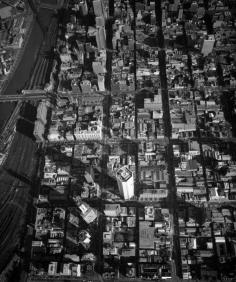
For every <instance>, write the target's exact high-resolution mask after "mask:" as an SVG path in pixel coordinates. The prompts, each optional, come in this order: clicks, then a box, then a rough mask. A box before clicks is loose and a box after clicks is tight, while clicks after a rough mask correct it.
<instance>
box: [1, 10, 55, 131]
mask: <svg viewBox="0 0 236 282" xmlns="http://www.w3.org/2000/svg"><path fill="white" fill-rule="evenodd" d="M52 14H53V11H51V10H45V9H41V10H40V11H39V16H40V18H41V21H42V23H43V24H44V26H45V28H47V27H48V26H49V24H50V20H51V16H52ZM42 42H43V33H42V30H41V29H40V27H39V25H38V23H37V22H36V21H35V20H34V21H33V24H32V27H31V32H30V35H29V38H28V40H27V42H26V44H25V48H24V52H23V54H22V56H21V58H20V59H19V62H18V64H17V67H16V68H15V71H14V73H13V74H12V77H11V80H10V82H9V83H8V85H7V87H6V88H5V89H4V92H2V95H6V94H7V93H11V94H16V93H17V91H19V90H21V89H22V88H24V86H25V85H26V83H27V82H28V80H29V79H30V77H31V74H32V69H33V67H34V64H35V62H36V59H37V56H38V52H39V49H40V47H41V45H42ZM15 106H16V104H15V103H0V113H1V115H0V131H1V130H2V128H3V127H4V124H5V123H6V121H7V120H8V119H9V118H10V116H11V113H12V112H13V111H14V108H15Z"/></svg>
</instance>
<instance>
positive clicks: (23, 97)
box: [0, 89, 55, 102]
mask: <svg viewBox="0 0 236 282" xmlns="http://www.w3.org/2000/svg"><path fill="white" fill-rule="evenodd" d="M54 95H55V94H54V93H49V92H46V91H45V90H40V89H39V90H38V89H36V90H22V92H21V93H20V94H8V95H3V96H0V102H20V101H39V100H43V99H47V98H52V97H53V96H54Z"/></svg>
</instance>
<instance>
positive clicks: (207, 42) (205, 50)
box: [202, 35, 215, 57]
mask: <svg viewBox="0 0 236 282" xmlns="http://www.w3.org/2000/svg"><path fill="white" fill-rule="evenodd" d="M214 44H215V37H214V35H209V38H208V39H204V42H203V45H202V54H203V56H204V57H205V56H207V55H209V54H210V53H211V52H212V50H213V47H214Z"/></svg>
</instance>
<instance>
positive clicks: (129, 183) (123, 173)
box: [116, 166, 134, 200]
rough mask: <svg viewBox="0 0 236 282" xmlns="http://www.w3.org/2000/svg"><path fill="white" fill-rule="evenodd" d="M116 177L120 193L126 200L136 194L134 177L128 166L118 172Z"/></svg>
mask: <svg viewBox="0 0 236 282" xmlns="http://www.w3.org/2000/svg"><path fill="white" fill-rule="evenodd" d="M116 179H117V183H118V187H119V191H120V194H121V195H122V197H123V198H124V199H125V200H129V199H131V198H132V197H133V196H134V177H133V173H132V171H130V170H129V169H128V167H126V166H123V167H121V168H120V169H119V170H118V171H117V172H116Z"/></svg>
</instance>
